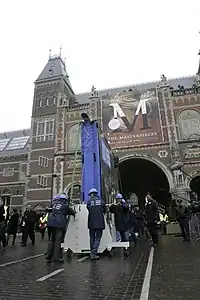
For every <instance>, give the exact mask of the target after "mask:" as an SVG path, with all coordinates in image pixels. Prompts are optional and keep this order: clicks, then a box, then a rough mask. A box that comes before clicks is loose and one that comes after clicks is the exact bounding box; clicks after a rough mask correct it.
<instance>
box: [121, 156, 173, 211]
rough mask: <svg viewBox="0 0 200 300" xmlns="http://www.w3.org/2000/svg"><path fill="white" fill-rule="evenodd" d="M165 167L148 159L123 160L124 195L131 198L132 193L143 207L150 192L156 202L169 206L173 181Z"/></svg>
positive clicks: (138, 157) (129, 158) (122, 181)
mask: <svg viewBox="0 0 200 300" xmlns="http://www.w3.org/2000/svg"><path fill="white" fill-rule="evenodd" d="M164 168H165V166H164V165H161V166H159V163H158V162H157V163H156V162H154V161H153V159H151V158H148V157H142V156H141V157H140V156H136V157H134V156H132V157H127V158H124V159H121V162H120V165H119V173H120V178H121V189H122V193H123V194H124V195H125V196H126V197H130V195H131V194H132V193H134V194H136V195H137V197H138V202H139V204H140V205H141V207H143V206H144V203H145V195H146V193H147V192H150V193H151V194H152V196H153V198H154V199H155V200H157V201H158V202H159V203H160V204H162V205H164V206H167V205H168V204H169V200H170V190H171V189H172V185H173V179H172V174H171V173H170V171H168V170H167V169H166V171H165V170H164Z"/></svg>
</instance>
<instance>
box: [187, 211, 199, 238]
mask: <svg viewBox="0 0 200 300" xmlns="http://www.w3.org/2000/svg"><path fill="white" fill-rule="evenodd" d="M189 229H190V238H191V240H192V241H194V242H197V241H200V213H196V214H192V215H191V217H190V222H189Z"/></svg>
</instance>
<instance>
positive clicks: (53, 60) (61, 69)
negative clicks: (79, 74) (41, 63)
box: [35, 50, 74, 93]
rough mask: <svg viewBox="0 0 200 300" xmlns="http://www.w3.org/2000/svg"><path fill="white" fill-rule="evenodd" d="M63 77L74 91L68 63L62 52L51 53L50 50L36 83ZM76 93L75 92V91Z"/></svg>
mask: <svg viewBox="0 0 200 300" xmlns="http://www.w3.org/2000/svg"><path fill="white" fill-rule="evenodd" d="M61 77H63V78H64V79H65V81H66V83H67V85H68V86H69V88H70V89H71V91H72V92H73V89H72V85H71V83H70V80H69V76H68V73H67V70H66V65H65V62H64V60H63V59H62V57H61V53H60V54H59V55H51V50H50V51H49V60H48V62H47V64H46V66H45V67H44V69H43V70H42V72H41V73H40V75H39V76H38V78H37V80H36V81H35V83H39V82H44V81H49V80H54V79H58V78H61ZM73 93H74V92H73Z"/></svg>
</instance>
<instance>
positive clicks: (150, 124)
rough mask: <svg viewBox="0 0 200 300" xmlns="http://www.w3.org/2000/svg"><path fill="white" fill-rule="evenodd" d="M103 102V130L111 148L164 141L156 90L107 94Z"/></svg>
mask: <svg viewBox="0 0 200 300" xmlns="http://www.w3.org/2000/svg"><path fill="white" fill-rule="evenodd" d="M102 101H103V102H102V120H103V131H104V133H105V134H106V137H107V139H108V142H109V144H110V146H111V147H112V148H123V147H131V146H136V145H145V144H154V143H160V142H162V141H163V135H162V130H161V121H160V113H159V105H158V99H157V96H156V90H155V89H153V90H148V91H145V92H142V93H140V92H139V91H137V90H134V91H129V92H122V93H119V94H117V95H115V96H110V95H108V97H107V98H106V97H104V99H103V100H102Z"/></svg>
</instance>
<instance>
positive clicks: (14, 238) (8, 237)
mask: <svg viewBox="0 0 200 300" xmlns="http://www.w3.org/2000/svg"><path fill="white" fill-rule="evenodd" d="M11 235H12V236H13V241H12V244H13V245H14V244H15V240H16V236H17V232H12V233H9V232H8V235H7V245H8V242H9V240H10V236H11Z"/></svg>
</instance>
